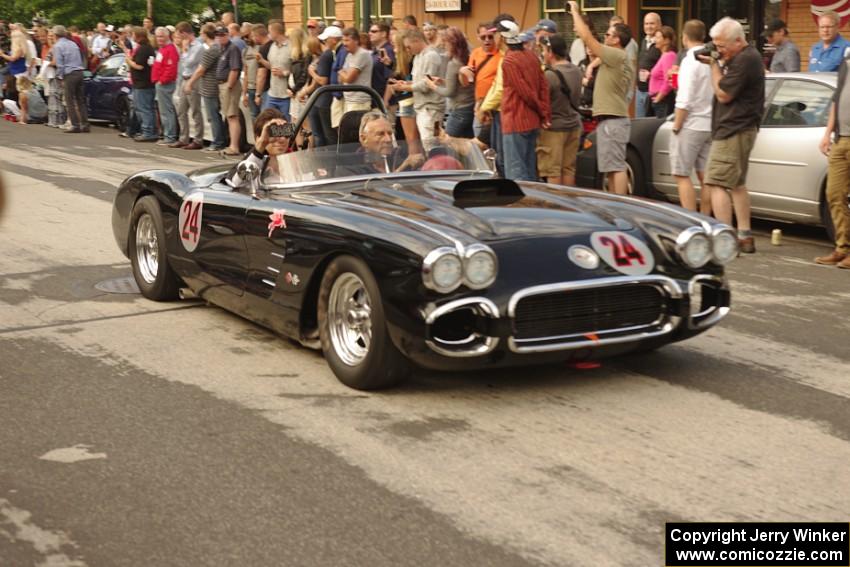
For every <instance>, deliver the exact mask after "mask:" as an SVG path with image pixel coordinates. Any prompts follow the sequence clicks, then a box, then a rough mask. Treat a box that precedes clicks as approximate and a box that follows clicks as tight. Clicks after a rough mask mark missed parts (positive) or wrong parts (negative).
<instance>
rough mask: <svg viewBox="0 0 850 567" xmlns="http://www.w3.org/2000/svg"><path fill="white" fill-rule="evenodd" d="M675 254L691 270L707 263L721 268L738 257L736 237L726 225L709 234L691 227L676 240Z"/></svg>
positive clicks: (732, 230) (701, 229) (733, 231)
mask: <svg viewBox="0 0 850 567" xmlns="http://www.w3.org/2000/svg"><path fill="white" fill-rule="evenodd" d="M676 252H678V254H679V257H680V258H681V259H682V261H683V262H684V263H685V264H686V265H687V266H689V267H691V268H701V267H703V266H705V265H706V264H708V263H709V262H714V263H715V264H720V265H721V266H722V265H725V264H728V263H729V262H731V261H732V260H734V259H735V257H736V256H737V255H738V235H737V234H736V233H735V230H734V229H732V228H731V227H729V226H726V225H720V226H716V227H715V228H714V229H713V230H712V231H711V234H709V233H707V232H706V231H705V230H704V229H703V228H701V227H698V226H692V227H690V228H688V229H686V230H684V231H682V233H681V234H680V235H679V237H678V238H677V239H676Z"/></svg>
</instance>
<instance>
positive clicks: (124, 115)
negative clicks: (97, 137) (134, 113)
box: [115, 96, 130, 132]
mask: <svg viewBox="0 0 850 567" xmlns="http://www.w3.org/2000/svg"><path fill="white" fill-rule="evenodd" d="M115 106H116V109H115V111H116V115H117V118H116V119H115V127H116V128H117V129H118V131H119V132H126V131H127V125H128V124H130V101H128V100H127V97H123V96H122V97H121V98H119V99H118V102H117V103H116V105H115Z"/></svg>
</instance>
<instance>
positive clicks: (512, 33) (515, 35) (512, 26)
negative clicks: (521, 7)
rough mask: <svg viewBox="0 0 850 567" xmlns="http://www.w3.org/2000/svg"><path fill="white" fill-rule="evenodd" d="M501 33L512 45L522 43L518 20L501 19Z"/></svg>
mask: <svg viewBox="0 0 850 567" xmlns="http://www.w3.org/2000/svg"><path fill="white" fill-rule="evenodd" d="M499 34H500V35H501V36H502V37H503V38H505V42H507V43H509V44H511V45H516V44H517V43H522V40H521V39H520V37H519V35H520V34H519V26H518V25H516V22H512V21H510V20H502V21H500V22H499Z"/></svg>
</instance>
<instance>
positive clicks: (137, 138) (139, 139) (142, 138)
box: [133, 136, 159, 142]
mask: <svg viewBox="0 0 850 567" xmlns="http://www.w3.org/2000/svg"><path fill="white" fill-rule="evenodd" d="M133 140H134V141H136V142H157V141H159V138H144V137H142V136H137V137H136V138H133Z"/></svg>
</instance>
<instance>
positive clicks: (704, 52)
mask: <svg viewBox="0 0 850 567" xmlns="http://www.w3.org/2000/svg"><path fill="white" fill-rule="evenodd" d="M694 57H696V58H697V61H700V57H711V58H712V59H714V60H715V61H717V60H719V59H720V51H718V49H717V46H716V45H714V42H712V41H709V42H708V43H706V44H705V46H703V48H702V49H698V50H696V51H694Z"/></svg>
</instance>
